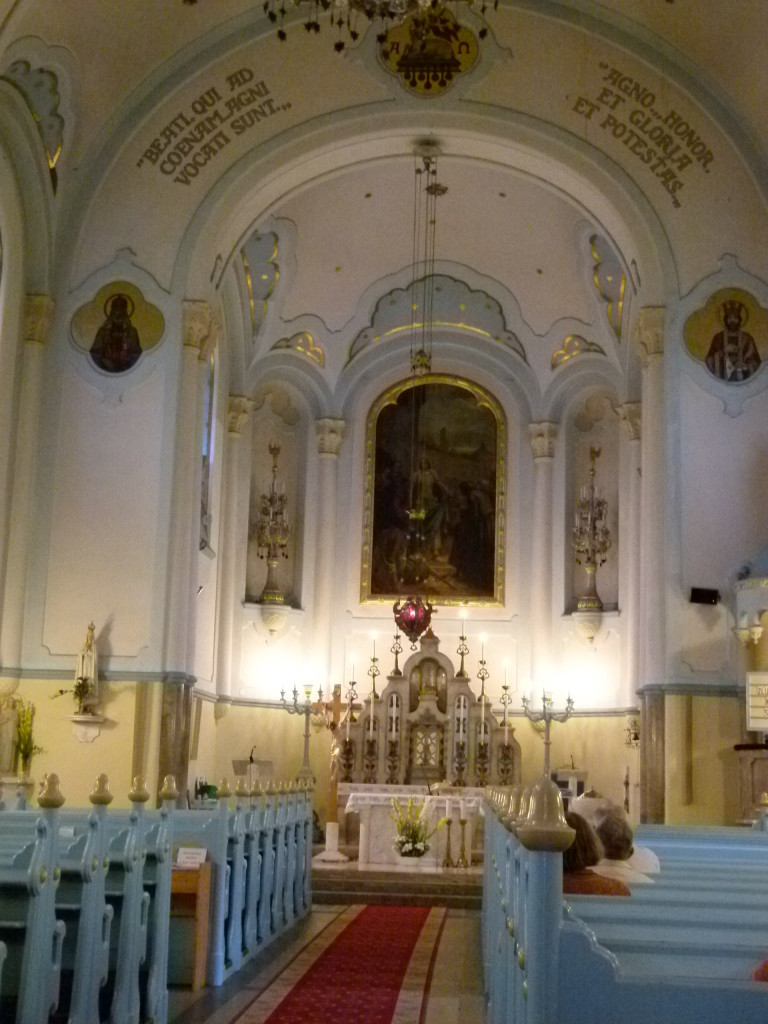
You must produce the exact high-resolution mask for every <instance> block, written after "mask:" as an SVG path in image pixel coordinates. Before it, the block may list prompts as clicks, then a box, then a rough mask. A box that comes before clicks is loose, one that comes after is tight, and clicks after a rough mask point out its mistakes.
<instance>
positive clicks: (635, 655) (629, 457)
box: [619, 402, 640, 695]
mask: <svg viewBox="0 0 768 1024" xmlns="http://www.w3.org/2000/svg"><path fill="white" fill-rule="evenodd" d="M619 415H620V417H621V421H622V423H623V424H624V427H625V429H624V430H623V431H622V432H621V435H620V440H619V464H620V465H622V466H625V467H626V474H627V476H626V488H627V490H626V494H625V495H624V501H623V505H624V508H625V515H624V516H623V517H622V518H623V521H622V527H623V528H622V529H620V531H619V541H620V545H621V550H620V555H619V559H620V562H621V561H623V562H624V564H625V565H626V566H627V572H626V577H625V581H624V584H625V587H626V593H625V594H624V596H623V597H622V600H621V604H622V612H623V614H624V615H625V616H626V622H627V628H626V635H625V644H626V658H625V668H624V671H625V678H626V680H627V687H628V691H629V693H630V694H632V695H634V694H635V693H637V689H638V687H639V685H640V404H639V402H629V403H627V404H626V405H623V406H622V407H621V408H620V409H619ZM620 510H621V506H620Z"/></svg>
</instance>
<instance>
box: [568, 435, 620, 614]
mask: <svg viewBox="0 0 768 1024" xmlns="http://www.w3.org/2000/svg"><path fill="white" fill-rule="evenodd" d="M599 457H600V448H595V447H592V448H590V449H589V460H590V469H589V483H588V484H586V485H584V486H583V487H582V488H581V494H580V496H579V498H578V499H577V501H576V521H575V524H574V527H573V537H572V543H573V550H574V551H575V553H576V564H577V565H583V566H584V571H585V572H586V574H587V589H586V590H585V591H584V593H583V594H582V595H581V597H580V598H579V600H578V602H577V605H576V607H577V609H578V611H580V612H601V611H602V610H603V602H602V601H601V600H600V595H599V594H598V592H597V570H598V568H599V567H600V566H601V565H603V564H604V562H605V559H606V556H607V553H608V550H609V549H610V547H611V533H610V530H609V529H608V525H607V518H608V503H607V501H606V500H605V498H603V497H602V496H600V495H599V494H598V492H597V491H596V489H595V462H596V461H597V459H598V458H599Z"/></svg>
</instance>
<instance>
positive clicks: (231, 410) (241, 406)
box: [227, 395, 253, 437]
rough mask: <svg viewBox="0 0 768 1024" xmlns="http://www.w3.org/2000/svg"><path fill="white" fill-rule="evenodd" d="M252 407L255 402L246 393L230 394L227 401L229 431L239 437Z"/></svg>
mask: <svg viewBox="0 0 768 1024" xmlns="http://www.w3.org/2000/svg"><path fill="white" fill-rule="evenodd" d="M252 409H253V402H252V401H251V399H250V398H246V397H245V396H244V395H230V396H229V400H228V402H227V433H228V434H230V435H231V436H234V437H239V436H240V434H242V432H243V427H244V426H245V424H246V422H247V420H248V417H249V416H250V414H251V410H252Z"/></svg>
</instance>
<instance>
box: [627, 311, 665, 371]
mask: <svg viewBox="0 0 768 1024" xmlns="http://www.w3.org/2000/svg"><path fill="white" fill-rule="evenodd" d="M666 313H667V311H666V309H665V308H664V306H645V307H644V308H643V309H641V310H640V312H639V313H638V315H637V320H636V321H635V341H636V343H637V346H638V348H639V349H640V355H641V357H642V360H643V366H647V365H648V363H649V362H650V360H651V358H652V357H653V356H661V355H663V354H664V320H665V317H666Z"/></svg>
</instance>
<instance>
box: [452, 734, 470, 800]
mask: <svg viewBox="0 0 768 1024" xmlns="http://www.w3.org/2000/svg"><path fill="white" fill-rule="evenodd" d="M453 770H454V771H455V773H456V775H455V777H454V780H453V785H454V786H457V787H458V788H461V787H463V786H466V784H467V780H466V779H465V777H464V773H465V772H466V770H467V744H466V742H465V741H464V740H460V741H459V742H458V743H457V744H456V753H455V754H454V755H453Z"/></svg>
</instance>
